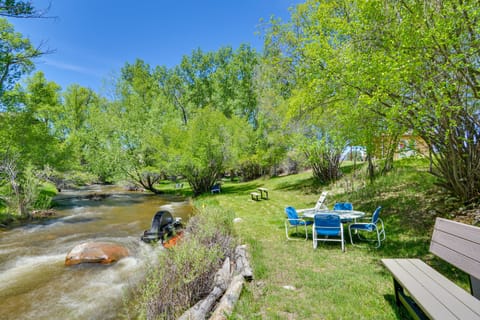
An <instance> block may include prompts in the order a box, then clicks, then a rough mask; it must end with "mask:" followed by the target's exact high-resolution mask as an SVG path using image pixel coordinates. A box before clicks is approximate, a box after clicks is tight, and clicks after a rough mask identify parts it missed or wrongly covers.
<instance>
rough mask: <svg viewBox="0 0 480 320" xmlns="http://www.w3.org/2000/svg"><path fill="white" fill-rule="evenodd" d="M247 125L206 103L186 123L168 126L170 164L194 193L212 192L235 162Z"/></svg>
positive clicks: (239, 152) (243, 141)
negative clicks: (185, 180) (213, 187)
mask: <svg viewBox="0 0 480 320" xmlns="http://www.w3.org/2000/svg"><path fill="white" fill-rule="evenodd" d="M242 121H244V124H243V126H242ZM245 127H248V125H247V122H246V121H245V120H242V119H240V118H237V117H233V118H230V119H229V118H227V117H226V116H225V115H224V114H223V113H222V112H220V111H218V110H214V109H212V108H209V107H207V108H204V109H202V110H199V111H198V113H197V115H196V117H195V118H193V119H192V120H191V121H189V123H188V125H187V126H183V127H175V128H171V130H169V132H170V136H171V139H170V140H171V142H172V143H171V145H170V148H169V153H170V155H169V157H170V159H171V160H170V162H171V166H172V168H175V169H176V172H178V173H180V174H182V175H183V176H184V177H185V178H186V179H187V181H188V182H189V184H190V186H191V187H192V190H193V192H194V194H195V195H199V194H202V193H205V192H210V189H211V188H212V186H213V185H214V184H215V183H216V182H217V181H218V180H219V179H220V178H221V177H222V175H223V174H224V173H225V171H226V170H227V169H229V168H230V167H231V165H232V164H233V163H235V162H236V159H237V158H238V157H239V155H240V154H241V152H242V151H241V148H242V146H243V143H245V142H246V141H245V140H244V139H243V137H244V134H243V132H244V131H243V129H242V128H245Z"/></svg>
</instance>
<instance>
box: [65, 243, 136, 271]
mask: <svg viewBox="0 0 480 320" xmlns="http://www.w3.org/2000/svg"><path fill="white" fill-rule="evenodd" d="M128 255H129V252H128V249H127V248H125V247H123V246H121V245H119V244H115V243H109V242H85V243H82V244H79V245H77V246H75V247H74V248H73V249H72V250H70V252H69V253H68V254H67V257H66V258H65V265H66V266H72V265H76V264H80V263H101V264H110V263H112V262H115V261H118V260H120V259H122V258H124V257H128Z"/></svg>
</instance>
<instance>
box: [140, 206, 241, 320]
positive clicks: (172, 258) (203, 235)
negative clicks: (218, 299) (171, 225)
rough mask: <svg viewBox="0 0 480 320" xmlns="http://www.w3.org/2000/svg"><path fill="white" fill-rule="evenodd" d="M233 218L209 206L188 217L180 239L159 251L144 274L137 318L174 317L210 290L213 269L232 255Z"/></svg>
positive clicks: (230, 214) (216, 268) (231, 215)
mask: <svg viewBox="0 0 480 320" xmlns="http://www.w3.org/2000/svg"><path fill="white" fill-rule="evenodd" d="M233 217H234V215H233V213H232V212H225V211H224V210H221V209H217V208H214V209H212V208H208V209H205V210H202V211H201V212H198V214H197V215H195V216H194V217H192V218H191V219H190V221H189V222H188V225H187V226H186V229H185V236H184V238H183V239H182V241H180V242H179V244H178V245H177V246H175V247H173V248H171V249H169V250H162V253H161V254H160V257H159V261H158V262H157V263H155V265H154V266H153V267H152V268H150V270H149V272H148V273H147V277H146V281H145V283H144V285H143V287H142V288H141V290H140V297H139V298H138V299H137V301H138V304H137V306H136V309H137V312H138V314H139V318H142V319H143V318H146V319H176V318H178V317H179V316H180V315H181V314H182V313H183V312H184V311H185V310H186V309H188V308H189V307H190V306H192V305H194V304H195V303H196V302H197V301H199V300H201V299H203V298H204V297H206V296H207V295H208V294H209V293H210V291H211V290H212V288H213V277H214V275H215V272H216V271H217V270H218V269H219V268H220V267H221V265H222V263H223V260H224V259H225V258H226V257H227V256H228V257H230V258H232V257H233V252H234V247H235V243H234V238H233V235H232V231H233V222H232V221H233Z"/></svg>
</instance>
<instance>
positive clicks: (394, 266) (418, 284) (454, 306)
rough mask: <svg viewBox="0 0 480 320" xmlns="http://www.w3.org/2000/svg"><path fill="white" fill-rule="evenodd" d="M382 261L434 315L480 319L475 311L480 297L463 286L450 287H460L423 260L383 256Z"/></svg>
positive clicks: (426, 312)
mask: <svg viewBox="0 0 480 320" xmlns="http://www.w3.org/2000/svg"><path fill="white" fill-rule="evenodd" d="M382 262H383V264H384V265H385V266H386V267H387V269H388V270H390V272H391V273H392V275H393V276H394V278H395V279H396V280H397V281H398V282H399V283H400V284H401V286H402V287H404V288H405V289H406V290H407V291H408V292H409V293H410V296H411V297H412V299H413V300H415V301H416V302H417V304H418V305H419V306H420V307H421V308H422V310H423V311H424V312H425V314H427V315H428V316H430V317H431V318H432V319H480V312H477V311H475V310H478V308H479V307H480V300H477V299H475V298H474V297H472V296H470V295H469V294H468V293H467V292H466V291H464V290H462V289H461V288H459V289H460V291H459V290H458V289H454V290H452V291H450V289H452V288H453V287H456V288H458V287H457V286H456V285H455V284H454V283H453V282H451V281H450V280H448V279H447V278H445V277H443V276H442V275H441V274H440V273H438V272H437V271H436V270H435V269H433V268H431V267H430V266H428V265H427V264H425V263H424V262H422V261H421V260H419V259H382ZM471 299H475V300H476V301H473V300H471ZM463 301H467V304H469V305H468V306H467V305H465V303H464V302H463ZM470 305H472V306H473V309H474V310H472V307H471V306H470Z"/></svg>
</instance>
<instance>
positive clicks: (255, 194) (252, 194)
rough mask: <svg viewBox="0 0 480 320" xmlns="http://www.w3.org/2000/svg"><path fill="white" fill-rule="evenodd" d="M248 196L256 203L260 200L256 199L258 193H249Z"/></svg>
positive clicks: (258, 195)
mask: <svg viewBox="0 0 480 320" xmlns="http://www.w3.org/2000/svg"><path fill="white" fill-rule="evenodd" d="M250 196H251V197H252V200H256V201H258V200H260V199H259V198H258V197H260V193H258V192H252V193H250Z"/></svg>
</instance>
